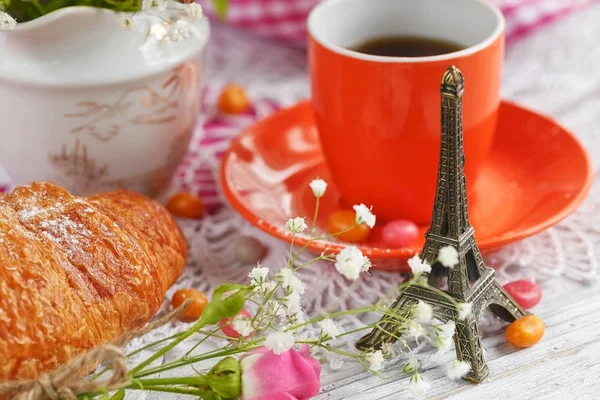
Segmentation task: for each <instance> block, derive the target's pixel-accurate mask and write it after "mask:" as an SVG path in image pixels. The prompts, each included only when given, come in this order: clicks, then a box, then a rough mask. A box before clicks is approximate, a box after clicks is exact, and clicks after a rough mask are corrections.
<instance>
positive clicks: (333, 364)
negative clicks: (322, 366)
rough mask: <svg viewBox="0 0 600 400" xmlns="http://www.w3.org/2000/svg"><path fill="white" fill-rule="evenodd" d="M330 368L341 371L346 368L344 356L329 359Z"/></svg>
mask: <svg viewBox="0 0 600 400" xmlns="http://www.w3.org/2000/svg"><path fill="white" fill-rule="evenodd" d="M329 368H331V369H332V370H333V371H341V370H342V369H343V368H344V359H343V358H342V357H335V356H333V357H331V359H330V360H329Z"/></svg>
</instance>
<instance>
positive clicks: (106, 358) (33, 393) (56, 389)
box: [0, 299, 191, 400]
mask: <svg viewBox="0 0 600 400" xmlns="http://www.w3.org/2000/svg"><path fill="white" fill-rule="evenodd" d="M190 303H191V300H190V299H188V300H186V301H185V302H184V303H183V304H182V305H181V306H180V307H179V308H177V309H175V310H173V311H171V312H170V313H168V314H166V315H165V316H163V317H162V318H159V319H157V320H155V321H153V322H151V323H149V324H147V325H146V326H144V327H143V328H140V329H136V330H133V331H131V332H128V333H126V334H124V335H123V336H121V337H119V338H118V339H117V340H115V341H114V342H113V343H112V344H103V345H100V346H98V347H96V348H94V349H92V350H91V351H88V352H86V353H83V354H80V355H78V356H77V357H75V358H73V359H71V360H70V361H69V362H67V363H66V364H64V365H62V366H61V367H59V368H58V369H56V370H54V371H52V372H50V373H48V374H42V375H40V376H39V377H38V378H37V379H23V380H18V381H9V382H4V383H0V398H3V397H2V395H5V394H10V395H11V396H13V398H16V399H22V400H47V399H49V400H59V399H65V400H77V395H78V394H80V393H86V392H92V391H96V390H99V389H107V390H109V391H110V390H115V389H119V388H122V387H123V386H127V385H129V384H130V379H129V376H128V375H127V372H128V370H127V358H126V355H125V354H124V353H123V351H122V350H121V349H120V348H119V347H118V346H122V345H124V344H125V343H128V342H130V341H131V340H132V339H135V338H138V337H140V336H144V335H145V334H146V333H148V332H150V331H153V330H154V329H156V328H159V327H161V326H163V325H166V324H168V323H169V322H171V321H173V320H175V319H176V318H177V317H179V316H180V315H181V313H183V312H184V311H185V309H186V308H187V307H188V306H189V305H190ZM93 364H111V366H112V375H111V377H110V378H109V379H108V380H97V381H96V380H94V381H91V380H85V377H82V378H81V379H78V380H73V376H78V375H80V374H81V371H82V370H84V369H85V368H88V367H89V366H90V365H93Z"/></svg>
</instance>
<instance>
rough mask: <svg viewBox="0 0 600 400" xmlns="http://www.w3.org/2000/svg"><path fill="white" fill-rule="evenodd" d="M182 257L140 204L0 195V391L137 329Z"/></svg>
mask: <svg viewBox="0 0 600 400" xmlns="http://www.w3.org/2000/svg"><path fill="white" fill-rule="evenodd" d="M186 257H187V247H186V242H185V240H184V237H183V235H182V233H181V231H180V230H179V228H178V227H177V225H176V224H175V222H174V221H173V219H172V218H171V216H170V214H169V213H168V212H167V211H166V210H165V209H164V208H163V207H162V206H160V205H159V204H157V203H155V202H154V201H152V200H150V199H148V198H146V197H144V196H142V195H139V194H136V193H132V192H128V191H124V190H119V191H115V192H110V193H104V194H100V195H96V196H93V197H87V198H84V197H76V196H72V195H71V194H70V193H69V192H68V191H66V190H64V189H62V188H60V187H58V186H55V185H53V184H51V183H45V182H42V183H33V184H31V185H29V186H21V187H18V188H16V189H15V190H14V191H13V192H12V193H10V194H0V360H1V362H0V382H1V381H5V380H13V379H24V378H35V377H37V376H38V375H39V374H41V373H44V372H47V371H50V370H53V369H55V368H56V367H57V366H59V365H60V364H63V363H65V362H67V361H68V360H69V359H71V358H72V357H74V356H76V355H77V354H79V353H81V352H83V351H85V350H88V349H90V348H93V347H96V346H97V345H99V344H102V343H106V342H111V341H114V340H115V339H117V338H118V337H119V336H121V335H123V334H124V333H126V332H128V331H130V330H132V329H134V328H138V327H140V326H142V325H144V324H145V323H146V322H147V321H149V320H150V319H151V318H152V316H153V315H154V314H155V313H156V312H157V311H158V308H159V307H160V305H161V304H162V302H163V298H164V295H165V291H166V290H167V288H168V287H169V286H170V285H172V284H173V283H174V282H175V280H176V279H177V278H178V277H179V275H180V274H181V273H182V271H183V268H184V265H185V260H186Z"/></svg>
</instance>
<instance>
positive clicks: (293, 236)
mask: <svg viewBox="0 0 600 400" xmlns="http://www.w3.org/2000/svg"><path fill="white" fill-rule="evenodd" d="M295 239H296V234H295V233H293V232H292V240H291V241H290V252H289V254H288V265H287V267H288V268H292V265H293V262H290V260H291V259H292V253H293V252H294V240H295Z"/></svg>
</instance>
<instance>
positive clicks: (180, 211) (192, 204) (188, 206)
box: [167, 193, 204, 218]
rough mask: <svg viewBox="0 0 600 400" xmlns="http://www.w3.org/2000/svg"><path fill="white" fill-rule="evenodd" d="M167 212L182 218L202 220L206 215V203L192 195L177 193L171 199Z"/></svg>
mask: <svg viewBox="0 0 600 400" xmlns="http://www.w3.org/2000/svg"><path fill="white" fill-rule="evenodd" d="M167 210H169V211H170V212H171V213H172V214H173V215H176V216H178V217H182V218H200V217H201V216H202V215H203V214H204V202H203V201H202V199H201V198H199V197H197V196H194V195H193V194H191V193H177V194H176V195H175V196H173V197H171V198H170V199H169V201H168V203H167Z"/></svg>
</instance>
